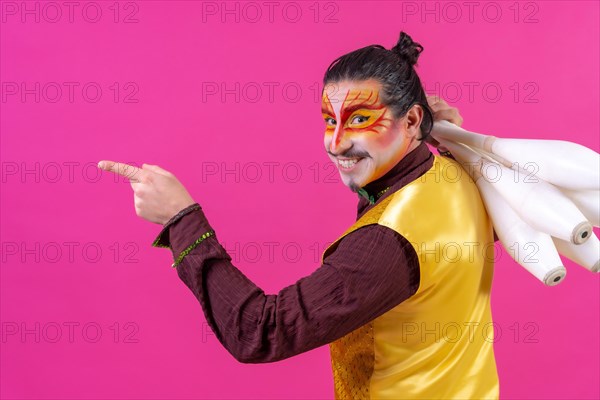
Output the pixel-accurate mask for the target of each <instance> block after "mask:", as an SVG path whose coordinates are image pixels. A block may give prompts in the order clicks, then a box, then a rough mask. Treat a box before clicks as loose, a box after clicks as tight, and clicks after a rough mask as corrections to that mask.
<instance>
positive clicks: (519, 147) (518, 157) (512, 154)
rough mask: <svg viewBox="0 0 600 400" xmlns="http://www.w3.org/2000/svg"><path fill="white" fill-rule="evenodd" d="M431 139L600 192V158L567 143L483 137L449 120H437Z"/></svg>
mask: <svg viewBox="0 0 600 400" xmlns="http://www.w3.org/2000/svg"><path fill="white" fill-rule="evenodd" d="M431 136H432V137H433V138H434V139H436V140H438V141H439V138H442V139H446V140H449V141H452V142H458V143H464V144H466V145H468V146H469V147H471V148H473V149H474V150H475V148H480V149H483V150H484V151H486V152H488V153H491V154H493V155H496V156H499V157H501V158H502V159H504V160H506V161H509V162H511V164H515V163H516V166H515V167H514V168H519V167H524V166H525V165H532V166H533V168H534V173H535V175H536V176H538V177H539V178H541V179H543V180H545V181H547V182H549V183H552V184H554V185H557V186H561V187H564V188H567V189H573V190H600V155H599V154H598V153H596V152H595V151H594V150H592V149H589V148H587V147H585V146H582V145H580V144H577V143H573V142H569V141H565V140H542V139H509V138H498V137H495V136H489V135H482V134H479V133H475V132H470V131H467V130H465V129H462V128H460V127H458V126H456V125H454V124H452V123H451V122H448V121H436V122H435V123H434V125H433V129H432V131H431Z"/></svg>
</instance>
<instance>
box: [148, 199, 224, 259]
mask: <svg viewBox="0 0 600 400" xmlns="http://www.w3.org/2000/svg"><path fill="white" fill-rule="evenodd" d="M182 212H183V210H182ZM166 225H167V224H165V227H166V231H167V233H165V234H164V235H163V237H168V244H169V246H170V249H171V250H172V252H173V259H174V262H173V264H172V265H171V266H172V267H177V265H179V263H181V261H182V260H183V259H184V258H185V256H186V255H188V254H189V253H190V252H191V251H192V250H194V248H196V247H197V246H198V245H199V244H200V243H201V242H202V241H204V240H205V239H206V238H208V237H211V236H214V235H215V231H214V229H213V228H212V226H211V225H210V223H209V222H208V219H207V218H206V215H204V211H202V208H201V207H200V206H198V207H194V208H192V209H191V210H189V211H187V212H186V213H185V214H183V215H182V216H181V217H179V218H178V219H177V220H174V221H173V222H171V223H170V224H168V227H167V226H166ZM159 237H160V235H159ZM157 240H158V239H157ZM158 247H160V246H158Z"/></svg>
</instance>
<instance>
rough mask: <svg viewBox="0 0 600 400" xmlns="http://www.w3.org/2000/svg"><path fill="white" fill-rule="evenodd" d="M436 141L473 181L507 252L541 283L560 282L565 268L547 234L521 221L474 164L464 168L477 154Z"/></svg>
mask: <svg viewBox="0 0 600 400" xmlns="http://www.w3.org/2000/svg"><path fill="white" fill-rule="evenodd" d="M440 144H442V145H443V146H445V147H446V148H447V149H448V150H450V152H451V153H452V154H453V155H454V156H455V157H456V159H457V161H459V163H461V165H463V168H464V169H465V170H466V171H467V172H468V173H469V174H470V175H471V177H472V178H473V180H474V181H475V184H476V185H477V188H478V189H479V193H480V194H481V197H482V200H483V202H484V204H485V208H486V210H487V212H488V215H489V216H490V219H491V220H492V224H493V226H494V231H495V232H496V234H497V235H498V239H500V242H501V243H502V245H503V246H504V248H505V249H506V251H507V253H508V254H510V256H511V257H512V258H513V259H514V260H515V261H516V262H517V263H519V264H520V265H521V266H522V267H523V268H525V269H526V270H527V271H529V272H530V273H531V274H532V275H534V276H535V277H536V278H537V279H539V280H540V281H541V282H543V283H544V284H545V285H548V286H554V285H557V284H559V283H560V282H562V280H563V279H564V277H565V276H566V273H567V271H566V269H565V267H564V266H563V265H562V260H561V259H560V256H559V254H558V251H557V250H556V248H555V247H554V243H553V242H552V238H551V237H550V235H548V234H546V233H542V232H539V231H536V230H535V229H533V228H532V227H531V226H529V225H528V224H527V223H526V222H525V221H523V220H522V219H521V218H520V217H519V215H518V214H517V213H516V212H515V211H514V210H513V209H512V207H511V206H510V205H509V204H508V203H507V202H506V201H505V200H504V198H503V197H502V196H500V194H499V193H498V192H497V191H496V190H495V189H494V185H493V184H491V183H489V182H488V181H486V180H485V179H484V178H483V177H482V175H481V172H480V171H479V169H478V168H477V167H475V168H467V167H471V166H473V165H477V163H478V160H480V157H479V155H478V154H476V153H474V152H473V151H472V150H471V149H468V148H467V147H465V146H463V145H461V144H459V143H452V142H446V141H441V142H440ZM479 162H480V161H479Z"/></svg>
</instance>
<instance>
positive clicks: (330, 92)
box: [321, 80, 414, 192]
mask: <svg viewBox="0 0 600 400" xmlns="http://www.w3.org/2000/svg"><path fill="white" fill-rule="evenodd" d="M380 90H381V84H380V83H379V81H377V80H366V81H342V82H336V83H333V84H329V85H327V86H326V87H325V90H324V91H323V98H322V102H321V109H322V114H323V118H324V119H325V124H326V128H325V137H324V144H325V150H326V151H327V154H328V155H329V158H330V159H331V161H333V162H334V163H335V164H336V166H337V167H338V170H339V172H340V176H341V178H342V181H343V182H344V184H345V185H346V186H348V187H349V188H350V189H351V190H352V191H354V192H356V191H358V190H359V189H360V188H361V187H363V186H365V185H366V184H368V183H369V182H372V181H374V180H376V179H378V178H380V177H382V176H383V175H385V173H386V172H388V171H389V170H390V169H392V167H393V166H394V165H396V164H397V163H398V162H399V161H400V160H401V159H402V158H403V157H404V156H405V155H406V153H407V152H408V149H409V146H410V144H411V143H412V142H413V140H414V139H407V137H406V134H405V132H404V131H403V129H402V127H401V123H400V122H401V120H402V119H397V120H394V117H393V114H392V110H391V109H389V108H388V107H386V106H385V105H384V104H382V101H381V95H380Z"/></svg>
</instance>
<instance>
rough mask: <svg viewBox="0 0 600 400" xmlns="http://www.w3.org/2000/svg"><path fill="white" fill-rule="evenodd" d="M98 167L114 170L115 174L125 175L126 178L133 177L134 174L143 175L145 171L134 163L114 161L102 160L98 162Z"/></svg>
mask: <svg viewBox="0 0 600 400" xmlns="http://www.w3.org/2000/svg"><path fill="white" fill-rule="evenodd" d="M98 168H100V169H103V170H105V171H109V172H114V173H115V174H118V175H121V176H124V177H126V178H129V179H131V178H133V177H134V176H138V177H139V176H141V175H142V173H143V171H142V169H141V168H138V167H135V166H133V165H129V164H124V163H119V162H114V161H106V160H103V161H100V162H99V163H98Z"/></svg>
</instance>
